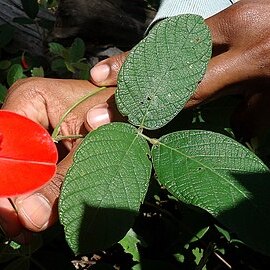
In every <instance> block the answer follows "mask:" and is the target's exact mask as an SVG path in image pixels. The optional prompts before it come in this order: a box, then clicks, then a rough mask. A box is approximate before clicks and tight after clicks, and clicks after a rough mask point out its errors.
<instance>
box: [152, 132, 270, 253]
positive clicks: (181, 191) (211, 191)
mask: <svg viewBox="0 0 270 270" xmlns="http://www.w3.org/2000/svg"><path fill="white" fill-rule="evenodd" d="M152 158H153V164H154V168H155V171H156V173H157V177H158V179H159V181H160V183H161V184H163V185H164V186H165V187H166V188H167V189H168V190H169V191H170V192H171V193H172V194H173V195H174V196H175V197H177V198H178V199H180V200H182V201H184V202H186V203H188V204H192V205H195V206H198V207H201V208H203V209H205V210H207V211H208V212H209V213H211V214H212V215H213V216H215V217H216V218H217V219H218V220H219V221H220V222H221V223H223V224H224V225H225V226H227V227H229V228H230V229H231V230H232V231H234V232H236V233H237V234H238V236H239V237H240V239H241V240H242V241H244V242H245V243H246V244H247V245H249V246H250V247H252V248H254V249H256V250H259V251H261V252H263V253H266V254H270V245H269V242H270V236H269V234H268V230H269V227H270V200H269V195H268V192H265V191H267V190H270V173H269V169H268V168H267V167H266V166H265V165H264V164H263V163H262V161H261V160H260V159H259V158H258V157H256V156H255V155H254V154H253V153H252V152H251V151H249V150H248V149H247V148H245V147H244V146H242V145H241V144H239V143H237V142H236V141H234V140H233V139H231V138H229V137H226V136H224V135H221V134H217V133H213V132H210V131H199V130H192V131H180V132H175V133H171V134H169V135H166V136H164V137H162V138H161V139H160V143H159V144H157V145H155V146H153V149H152Z"/></svg>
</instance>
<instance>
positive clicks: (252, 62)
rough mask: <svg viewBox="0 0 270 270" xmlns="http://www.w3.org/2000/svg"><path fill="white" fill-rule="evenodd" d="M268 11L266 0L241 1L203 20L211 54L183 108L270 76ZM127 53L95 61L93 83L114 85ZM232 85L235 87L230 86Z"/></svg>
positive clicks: (239, 89)
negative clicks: (202, 73) (208, 31)
mask: <svg viewBox="0 0 270 270" xmlns="http://www.w3.org/2000/svg"><path fill="white" fill-rule="evenodd" d="M269 12H270V2H269V1H266V0H265V1H262V0H261V1H260V0H257V1H256V0H242V1H239V2H238V3H236V4H234V5H232V6H231V7H229V8H227V9H226V10H224V11H222V12H220V13H218V14H216V15H215V16H213V17H211V18H209V19H207V20H206V24H207V25H208V26H209V28H210V31H211V34H212V41H213V55H212V59H211V60H210V62H209V64H208V67H207V70H206V74H205V75H204V78H203V80H202V81H201V82H200V83H199V85H198V88H197V90H196V92H195V94H194V95H193V96H192V97H191V98H190V100H189V101H188V102H187V104H186V108H189V107H194V106H196V105H198V104H200V103H202V102H205V101H207V100H210V99H213V98H216V97H219V96H221V95H228V94H232V93H235V92H236V93H243V91H244V90H245V89H247V88H244V87H239V85H238V84H241V83H242V82H244V81H247V80H249V81H250V80H253V79H257V78H261V77H269V76H270V68H269V66H270V58H269V57H268V55H270V54H269V50H270V42H269V34H268V33H269V29H270V21H269V20H268V16H269ZM127 55H128V52H126V53H124V54H120V55H117V56H113V57H111V58H108V59H106V60H103V61H102V62H100V63H98V64H97V65H96V66H95V67H94V68H93V69H92V70H91V78H92V82H93V83H95V84H96V85H116V80H117V75H118V71H119V69H120V67H121V65H122V63H123V62H124V60H125V58H126V56H127ZM235 85H238V87H232V86H235ZM241 86H242V85H241Z"/></svg>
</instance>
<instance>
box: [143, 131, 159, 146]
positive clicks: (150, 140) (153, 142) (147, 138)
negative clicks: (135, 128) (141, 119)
mask: <svg viewBox="0 0 270 270" xmlns="http://www.w3.org/2000/svg"><path fill="white" fill-rule="evenodd" d="M138 133H139V135H140V136H142V137H143V138H144V139H146V140H147V141H148V142H150V143H151V144H153V145H158V144H159V140H158V139H155V138H150V137H148V136H146V135H144V134H143V133H142V131H141V130H140V129H139V132H138Z"/></svg>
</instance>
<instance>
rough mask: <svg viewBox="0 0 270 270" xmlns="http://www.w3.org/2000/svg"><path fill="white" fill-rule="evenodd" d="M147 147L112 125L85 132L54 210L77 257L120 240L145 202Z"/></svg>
mask: <svg viewBox="0 0 270 270" xmlns="http://www.w3.org/2000/svg"><path fill="white" fill-rule="evenodd" d="M148 156H149V146H148V144H147V142H146V140H145V139H143V138H142V137H141V135H140V134H139V133H138V130H137V129H136V128H134V127H132V126H130V125H128V124H124V123H114V124H109V125H105V126H102V127H100V128H98V129H97V130H95V131H93V132H91V133H89V134H88V135H87V136H86V137H85V139H84V140H83V142H82V143H81V145H80V146H79V149H78V150H77V152H76V154H75V156H74V163H73V165H72V166H71V168H70V170H69V171H68V173H67V175H66V178H65V182H64V184H63V188H62V192H61V196H60V204H59V212H60V221H61V223H62V224H63V225H64V229H65V235H66V239H67V241H68V243H69V245H70V247H71V248H72V250H73V251H74V252H75V253H76V254H77V253H81V252H90V251H94V250H98V249H104V248H108V247H110V246H111V245H112V244H114V243H116V242H118V241H119V240H120V239H122V238H123V237H124V236H125V234H126V233H127V231H128V230H129V229H130V227H131V226H132V224H133V222H134V218H135V216H136V215H137V212H138V210H139V208H140V204H141V202H142V201H143V200H144V197H145V194H146V192H147V188H148V182H149V178H150V174H151V163H150V161H149V159H148Z"/></svg>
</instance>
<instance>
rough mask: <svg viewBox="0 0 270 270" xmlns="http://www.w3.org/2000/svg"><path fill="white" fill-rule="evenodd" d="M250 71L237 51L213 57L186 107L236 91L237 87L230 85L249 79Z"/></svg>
mask: <svg viewBox="0 0 270 270" xmlns="http://www.w3.org/2000/svg"><path fill="white" fill-rule="evenodd" d="M251 72H252V71H251V70H250V69H249V67H248V63H247V62H246V60H245V58H242V57H241V54H239V53H238V52H237V51H228V52H225V53H223V54H220V55H218V56H215V57H213V58H212V59H211V60H210V61H209V64H208V66H207V69H206V73H205V75H204V77H203V79H202V81H201V82H200V83H199V84H198V87H197V89H196V91H195V93H194V94H193V96H192V97H191V98H190V100H189V101H188V102H187V104H186V108H189V107H194V106H196V105H198V104H200V103H202V102H205V101H208V100H210V99H213V98H216V97H219V96H222V95H229V94H232V93H234V92H236V91H237V88H235V87H232V86H233V85H235V84H236V83H239V82H241V81H245V80H247V79H249V78H250V76H251V75H250V74H251Z"/></svg>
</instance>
